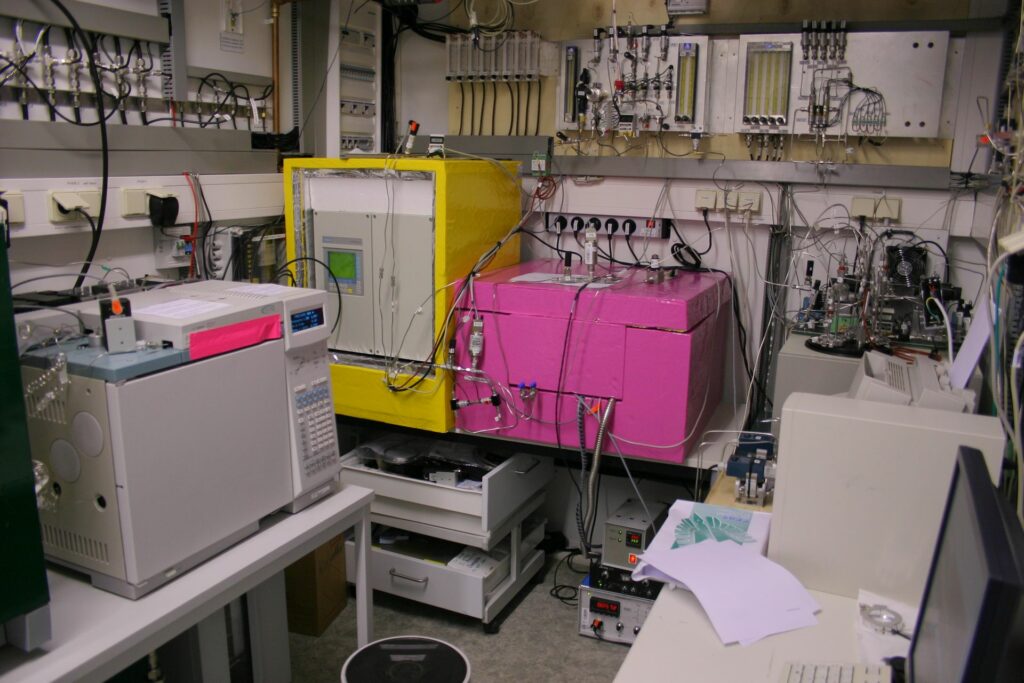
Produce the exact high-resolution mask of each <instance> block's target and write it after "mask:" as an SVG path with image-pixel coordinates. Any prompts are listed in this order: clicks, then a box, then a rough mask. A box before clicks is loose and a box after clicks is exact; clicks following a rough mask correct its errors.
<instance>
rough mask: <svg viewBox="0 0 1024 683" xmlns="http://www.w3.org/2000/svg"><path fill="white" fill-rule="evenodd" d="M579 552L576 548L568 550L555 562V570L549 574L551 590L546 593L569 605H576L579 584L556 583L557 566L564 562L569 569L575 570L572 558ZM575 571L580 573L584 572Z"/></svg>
mask: <svg viewBox="0 0 1024 683" xmlns="http://www.w3.org/2000/svg"><path fill="white" fill-rule="evenodd" d="M579 554H580V551H578V550H570V551H569V552H568V553H567V554H566V555H565V557H563V558H562V559H560V560H559V561H558V562H557V563H555V571H554V572H552V576H551V590H549V591H548V595H550V596H551V597H553V598H555V599H556V600H558V601H559V602H560V603H562V604H563V605H568V606H569V607H576V605H577V604H578V596H579V586H578V585H575V586H574V585H572V584H568V583H558V568H559V567H561V566H562V565H563V564H564V565H565V566H566V567H567V568H568V569H569V571H576V570H575V569H573V566H572V558H573V557H575V556H577V555H579ZM576 573H578V574H582V573H584V572H576Z"/></svg>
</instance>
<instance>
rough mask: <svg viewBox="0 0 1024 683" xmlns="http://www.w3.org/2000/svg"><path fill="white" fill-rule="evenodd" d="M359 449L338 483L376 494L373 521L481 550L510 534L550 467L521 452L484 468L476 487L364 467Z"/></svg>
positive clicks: (545, 481)
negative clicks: (517, 514) (483, 473)
mask: <svg viewBox="0 0 1024 683" xmlns="http://www.w3.org/2000/svg"><path fill="white" fill-rule="evenodd" d="M358 450H359V449H357V451H358ZM357 451H352V452H351V453H349V454H347V455H346V456H345V457H344V458H343V459H342V469H341V481H342V482H344V483H348V484H356V485H359V486H365V487H367V488H370V489H373V490H374V491H375V492H376V496H375V497H374V499H373V503H372V505H371V507H370V511H371V514H372V520H373V521H374V522H376V523H379V524H385V525H387V526H390V527H397V528H400V529H407V530H409V531H414V532H416V533H420V534H424V535H427V536H434V537H436V538H443V539H446V540H450V541H454V542H456V543H462V544H465V545H471V546H475V547H477V548H482V549H484V550H489V549H490V548H491V547H493V546H494V545H495V544H496V543H497V542H498V541H500V540H502V539H503V538H505V537H506V536H507V535H508V533H509V531H510V529H511V526H512V524H511V521H512V519H513V517H515V516H516V513H518V512H520V511H521V509H522V507H523V506H524V505H525V504H526V503H527V502H528V501H530V500H531V498H533V497H534V496H535V495H536V494H537V493H538V492H540V491H541V490H542V489H543V488H544V487H545V486H546V485H547V484H548V482H549V481H551V476H552V472H553V471H554V466H553V464H552V462H551V460H550V459H548V458H544V457H541V456H536V455H526V454H522V453H519V454H516V455H513V456H512V457H510V458H508V459H507V460H505V461H504V462H502V463H501V464H499V465H497V466H495V467H494V468H493V469H492V470H490V471H489V472H487V474H485V475H484V476H483V480H482V485H481V486H480V488H478V489H477V488H462V487H459V486H453V485H449V484H443V483H435V482H432V481H426V480H423V479H416V478H412V477H407V476H403V475H401V474H394V473H391V472H385V471H382V470H380V469H378V468H376V467H373V466H370V465H364V464H363V461H362V459H361V458H360V456H359V455H358V454H357Z"/></svg>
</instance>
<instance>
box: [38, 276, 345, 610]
mask: <svg viewBox="0 0 1024 683" xmlns="http://www.w3.org/2000/svg"><path fill="white" fill-rule="evenodd" d="M325 296H326V295H325V293H324V292H323V291H321V290H310V289H298V288H287V287H278V286H276V285H269V286H268V285H240V284H239V283H231V282H201V283H190V284H183V285H178V286H175V287H168V288H161V289H157V290H151V291H149V292H142V293H138V294H134V295H132V296H131V297H130V300H131V308H132V318H131V319H132V320H133V322H134V326H135V330H136V333H137V336H138V338H139V340H140V343H139V345H138V348H137V349H136V350H135V351H129V352H123V353H116V354H114V353H109V352H107V351H106V350H105V349H104V348H103V346H102V345H96V344H92V343H90V341H89V340H88V338H79V339H75V340H70V341H64V342H61V343H60V344H59V345H53V346H48V347H44V348H40V349H37V350H34V351H29V352H27V353H25V354H24V355H23V356H22V376H23V381H24V385H25V400H26V408H27V414H28V424H29V438H30V443H31V450H32V454H33V458H34V459H36V460H39V461H40V462H42V463H43V464H44V465H45V466H46V467H47V468H48V470H49V471H50V474H51V481H52V484H51V486H52V488H53V493H54V494H55V497H56V502H55V504H54V505H52V506H51V507H50V509H41V510H40V519H41V522H42V529H43V547H44V551H45V553H46V554H47V556H48V557H49V558H50V559H51V560H53V561H55V562H58V563H60V564H64V565H68V566H71V567H72V568H75V569H78V570H82V571H85V572H86V573H88V574H89V575H90V577H91V578H92V581H93V583H94V584H95V585H97V586H99V587H101V588H104V589H106V590H110V591H112V592H115V593H119V594H121V595H124V596H127V597H130V598H138V597H141V596H142V595H144V594H146V593H148V592H149V591H151V590H153V589H154V588H156V587H158V586H160V585H162V584H163V583H165V582H167V581H169V580H171V579H173V578H174V577H175V576H177V575H178V574H180V573H182V572H184V571H187V570H188V569H190V568H192V567H194V566H195V565H197V564H199V563H201V562H203V561H204V560H206V559H208V558H209V557H212V556H213V555H215V554H217V553H218V552H220V551H221V550H223V549H225V548H227V547H229V546H230V545H232V544H234V543H236V542H237V541H239V540H241V539H242V538H244V537H245V536H247V535H249V534H251V533H253V532H254V531H256V529H257V528H258V522H259V520H260V519H261V518H262V517H264V516H266V515H268V514H270V513H272V512H275V511H277V510H280V509H282V508H286V509H289V510H292V511H294V510H297V509H300V508H301V507H303V506H304V505H308V504H309V503H311V502H312V501H314V500H316V499H318V498H320V497H322V496H324V495H327V494H328V493H330V492H331V491H332V490H333V489H334V488H335V487H336V485H337V484H336V481H337V477H336V475H337V471H338V469H339V468H340V459H339V454H338V446H337V435H336V431H335V424H334V416H333V409H332V407H331V385H330V378H329V375H328V370H327V357H326V339H327V336H328V326H329V322H328V320H327V319H326V317H325V315H324V311H325V308H326V307H325V302H324V299H325ZM74 308H75V309H76V311H77V312H78V314H79V315H81V316H82V318H83V319H84V321H85V323H86V325H88V326H89V327H93V328H98V327H99V315H100V314H99V305H98V303H97V302H95V301H94V302H88V303H83V304H78V305H76V306H75V307H74Z"/></svg>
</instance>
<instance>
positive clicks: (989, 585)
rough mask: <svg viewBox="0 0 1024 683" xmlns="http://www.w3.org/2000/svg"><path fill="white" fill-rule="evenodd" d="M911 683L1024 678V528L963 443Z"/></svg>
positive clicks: (998, 682)
mask: <svg viewBox="0 0 1024 683" xmlns="http://www.w3.org/2000/svg"><path fill="white" fill-rule="evenodd" d="M908 668H909V680H910V681H912V683H946V682H949V683H952V682H954V681H956V682H957V683H968V682H974V681H978V682H979V683H980V682H982V681H983V682H984V683H1004V682H1006V683H1009V682H1011V681H1012V682H1013V683H1021V681H1022V680H1024V530H1022V529H1021V524H1020V521H1019V520H1018V519H1017V516H1016V515H1015V514H1014V512H1013V511H1012V510H1011V508H1010V506H1009V503H1008V502H1007V501H1006V499H1005V498H1003V497H1002V496H1001V495H1000V494H999V492H998V491H997V490H996V488H995V487H994V486H993V485H992V479H991V477H990V476H989V473H988V469H987V468H986V466H985V461H984V458H983V457H982V455H981V453H980V452H979V451H977V450H975V449H973V448H967V447H964V446H961V447H960V451H959V454H958V456H957V465H956V469H955V470H954V472H953V483H952V485H951V487H950V490H949V497H948V498H947V501H946V510H945V513H944V515H943V519H942V526H941V528H940V530H939V538H938V541H937V543H936V545H935V553H934V555H933V557H932V564H931V570H930V571H929V574H928V582H927V584H926V585H925V590H924V597H923V598H922V599H921V609H920V613H919V615H918V621H917V628H916V630H915V632H914V637H913V639H912V641H911V644H910V656H909V657H908Z"/></svg>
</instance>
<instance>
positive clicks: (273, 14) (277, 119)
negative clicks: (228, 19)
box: [270, 0, 282, 133]
mask: <svg viewBox="0 0 1024 683" xmlns="http://www.w3.org/2000/svg"><path fill="white" fill-rule="evenodd" d="M281 4H282V0H272V2H271V3H270V71H271V74H270V80H271V84H272V85H271V87H272V88H273V90H274V92H273V94H274V99H273V107H274V132H275V133H280V132H281V89H280V85H281V83H280V78H279V76H278V74H279V73H280V71H281Z"/></svg>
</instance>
